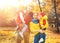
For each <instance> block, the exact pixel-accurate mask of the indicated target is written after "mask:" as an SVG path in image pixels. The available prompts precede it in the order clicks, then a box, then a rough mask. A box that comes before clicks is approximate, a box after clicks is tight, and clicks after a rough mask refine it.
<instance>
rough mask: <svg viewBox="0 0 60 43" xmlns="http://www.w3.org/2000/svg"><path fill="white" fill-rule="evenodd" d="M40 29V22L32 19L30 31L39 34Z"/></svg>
mask: <svg viewBox="0 0 60 43" xmlns="http://www.w3.org/2000/svg"><path fill="white" fill-rule="evenodd" d="M39 30H40V26H39V23H37V24H35V23H33V22H32V21H31V22H30V31H31V32H32V33H33V34H35V35H36V34H37V33H38V32H37V31H39Z"/></svg>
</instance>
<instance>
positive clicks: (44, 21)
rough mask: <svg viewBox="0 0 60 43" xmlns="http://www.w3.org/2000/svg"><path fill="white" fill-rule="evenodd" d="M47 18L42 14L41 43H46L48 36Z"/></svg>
mask: <svg viewBox="0 0 60 43" xmlns="http://www.w3.org/2000/svg"><path fill="white" fill-rule="evenodd" d="M47 19H48V18H47V16H46V15H45V14H44V13H43V12H41V13H40V25H41V27H42V29H41V32H40V33H41V34H40V40H39V43H45V39H46V34H45V30H46V28H47V27H48V21H47Z"/></svg>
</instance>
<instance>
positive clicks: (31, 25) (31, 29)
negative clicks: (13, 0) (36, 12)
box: [29, 22, 35, 33]
mask: <svg viewBox="0 0 60 43" xmlns="http://www.w3.org/2000/svg"><path fill="white" fill-rule="evenodd" d="M29 26H30V31H31V32H32V33H35V29H34V25H33V24H32V22H30V25H29Z"/></svg>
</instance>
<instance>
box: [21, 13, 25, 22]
mask: <svg viewBox="0 0 60 43" xmlns="http://www.w3.org/2000/svg"><path fill="white" fill-rule="evenodd" d="M20 18H21V20H22V22H23V23H25V21H24V17H23V14H22V12H20Z"/></svg>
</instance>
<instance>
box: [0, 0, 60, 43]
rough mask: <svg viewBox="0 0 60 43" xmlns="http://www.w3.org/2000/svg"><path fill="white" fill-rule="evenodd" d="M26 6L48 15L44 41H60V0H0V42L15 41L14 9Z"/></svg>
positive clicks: (54, 42)
mask: <svg viewBox="0 0 60 43" xmlns="http://www.w3.org/2000/svg"><path fill="white" fill-rule="evenodd" d="M28 6H32V7H33V12H35V11H37V12H40V11H41V10H42V11H43V12H44V13H45V14H46V15H47V16H48V21H49V29H47V36H48V39H47V41H46V43H52V42H53V43H60V41H59V40H60V37H59V36H60V33H59V32H60V0H0V43H15V41H16V35H15V34H14V32H15V29H16V28H15V27H16V23H15V18H16V11H17V10H18V9H22V8H24V9H27V7H28ZM54 36H55V37H54ZM30 43H33V42H30Z"/></svg>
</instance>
